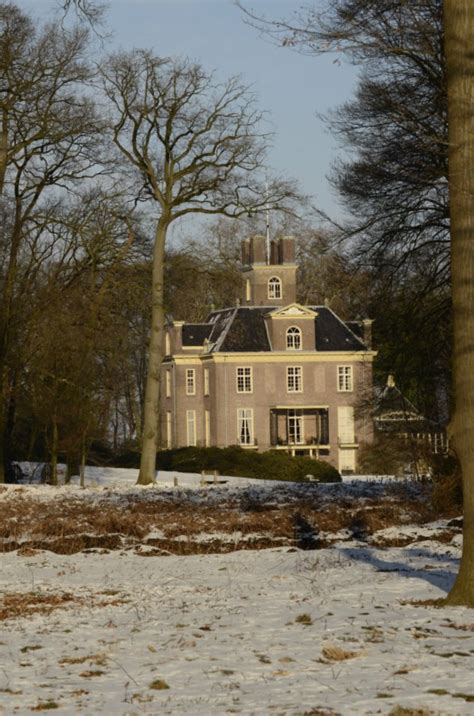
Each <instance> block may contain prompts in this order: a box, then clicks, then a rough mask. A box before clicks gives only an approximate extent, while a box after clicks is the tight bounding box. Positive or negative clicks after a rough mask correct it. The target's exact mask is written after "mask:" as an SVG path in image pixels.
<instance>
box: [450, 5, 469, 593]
mask: <svg viewBox="0 0 474 716" xmlns="http://www.w3.org/2000/svg"><path fill="white" fill-rule="evenodd" d="M444 21H445V51H446V61H447V70H448V116H449V191H450V211H451V253H452V266H451V274H452V286H453V289H452V290H453V313H454V356H453V377H454V399H455V409H454V415H453V417H452V421H451V430H452V443H453V446H454V450H455V452H456V455H457V457H458V459H459V462H460V464H461V470H462V485H463V504H464V525H463V551H462V559H461V567H460V570H459V574H458V576H457V579H456V582H455V584H454V587H453V588H452V590H451V592H450V593H449V595H448V598H447V602H448V603H449V604H462V605H466V606H469V607H474V441H473V439H472V430H473V425H474V369H473V368H474V111H473V107H474V55H473V53H472V37H473V33H474V7H473V5H472V2H471V0H444Z"/></svg>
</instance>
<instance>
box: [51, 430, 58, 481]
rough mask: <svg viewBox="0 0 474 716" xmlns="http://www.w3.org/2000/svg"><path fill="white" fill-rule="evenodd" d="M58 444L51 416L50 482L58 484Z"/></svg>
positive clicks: (56, 432) (56, 431)
mask: <svg viewBox="0 0 474 716" xmlns="http://www.w3.org/2000/svg"><path fill="white" fill-rule="evenodd" d="M58 446H59V433H58V424H57V422H56V419H55V418H53V439H52V443H51V484H52V485H57V484H58Z"/></svg>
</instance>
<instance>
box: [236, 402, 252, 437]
mask: <svg viewBox="0 0 474 716" xmlns="http://www.w3.org/2000/svg"><path fill="white" fill-rule="evenodd" d="M237 440H238V443H239V445H253V442H254V440H253V410H252V408H239V409H238V411H237Z"/></svg>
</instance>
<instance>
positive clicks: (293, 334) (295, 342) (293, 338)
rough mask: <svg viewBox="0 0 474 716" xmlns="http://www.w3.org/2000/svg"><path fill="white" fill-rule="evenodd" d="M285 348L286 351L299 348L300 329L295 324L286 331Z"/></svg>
mask: <svg viewBox="0 0 474 716" xmlns="http://www.w3.org/2000/svg"><path fill="white" fill-rule="evenodd" d="M286 349H287V350H288V351H300V350H301V330H300V329H299V328H298V327H297V326H291V328H288V330H287V332H286Z"/></svg>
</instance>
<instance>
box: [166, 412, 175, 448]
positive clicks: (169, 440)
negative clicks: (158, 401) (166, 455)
mask: <svg viewBox="0 0 474 716" xmlns="http://www.w3.org/2000/svg"><path fill="white" fill-rule="evenodd" d="M166 447H167V448H168V450H170V449H171V448H172V447H173V423H172V415H171V410H167V411H166Z"/></svg>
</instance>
